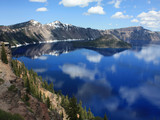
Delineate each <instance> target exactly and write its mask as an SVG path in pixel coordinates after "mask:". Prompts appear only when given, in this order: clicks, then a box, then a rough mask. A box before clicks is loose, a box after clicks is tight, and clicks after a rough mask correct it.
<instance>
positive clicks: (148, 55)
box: [135, 45, 160, 65]
mask: <svg viewBox="0 0 160 120" xmlns="http://www.w3.org/2000/svg"><path fill="white" fill-rule="evenodd" d="M159 51H160V48H159V46H156V45H153V46H150V47H147V48H146V47H144V48H143V49H142V50H141V51H140V52H138V53H135V57H137V58H138V59H140V60H144V61H145V62H147V63H153V64H155V65H157V64H159V63H160V54H159Z"/></svg>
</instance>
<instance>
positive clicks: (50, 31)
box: [0, 20, 101, 45]
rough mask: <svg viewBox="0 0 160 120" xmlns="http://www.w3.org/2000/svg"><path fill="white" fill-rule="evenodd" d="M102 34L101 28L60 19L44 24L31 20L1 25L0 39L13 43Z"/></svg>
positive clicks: (93, 37) (91, 37)
mask: <svg viewBox="0 0 160 120" xmlns="http://www.w3.org/2000/svg"><path fill="white" fill-rule="evenodd" d="M100 36H101V31H100V30H95V29H91V28H81V27H76V26H73V25H70V24H63V23H61V22H59V21H55V22H53V23H50V24H45V25H42V24H41V23H39V22H37V21H34V20H30V21H28V22H24V23H19V24H16V25H11V26H1V27H0V41H8V42H10V43H11V45H15V44H25V43H38V42H46V41H53V40H68V41H69V40H71V39H72V40H73V39H75V40H83V39H85V40H86V39H87V40H88V39H96V38H98V37H100Z"/></svg>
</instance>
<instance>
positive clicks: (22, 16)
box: [0, 0, 160, 31]
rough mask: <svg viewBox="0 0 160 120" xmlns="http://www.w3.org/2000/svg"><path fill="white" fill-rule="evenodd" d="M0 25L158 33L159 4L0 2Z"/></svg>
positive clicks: (123, 0) (125, 0)
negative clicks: (54, 25) (56, 25)
mask: <svg viewBox="0 0 160 120" xmlns="http://www.w3.org/2000/svg"><path fill="white" fill-rule="evenodd" d="M0 5H1V7H0V15H1V17H0V25H12V24H16V23H21V22H25V21H29V20H31V19H34V20H36V21H39V22H40V23H42V24H46V23H51V22H53V21H56V20H58V21H61V22H62V23H67V24H73V25H76V26H80V27H85V28H88V27H90V28H94V29H103V30H105V29H115V28H123V27H130V26H143V27H144V28H146V29H149V30H153V31H160V0H0Z"/></svg>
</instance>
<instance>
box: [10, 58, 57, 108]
mask: <svg viewBox="0 0 160 120" xmlns="http://www.w3.org/2000/svg"><path fill="white" fill-rule="evenodd" d="M11 63H12V64H11V65H12V68H13V71H14V73H15V75H16V76H18V77H21V78H22V79H23V80H24V86H25V87H26V92H27V94H31V95H32V96H34V97H36V98H37V99H38V100H40V101H42V102H45V103H46V105H47V107H48V108H50V107H51V103H50V99H49V97H47V98H46V96H45V95H44V94H43V95H42V93H41V91H40V90H39V88H40V87H43V88H45V89H46V90H48V91H50V92H52V93H54V89H53V83H50V84H48V83H47V81H42V77H40V76H38V75H37V73H36V72H34V71H33V70H32V69H31V70H27V68H26V67H25V65H24V63H20V62H18V61H17V60H12V62H11ZM27 94H26V95H25V97H24V100H25V101H26V102H27V101H28V100H29V97H28V95H27Z"/></svg>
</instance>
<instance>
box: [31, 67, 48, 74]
mask: <svg viewBox="0 0 160 120" xmlns="http://www.w3.org/2000/svg"><path fill="white" fill-rule="evenodd" d="M33 70H34V71H35V72H37V73H44V72H46V71H47V69H44V68H38V69H33Z"/></svg>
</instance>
